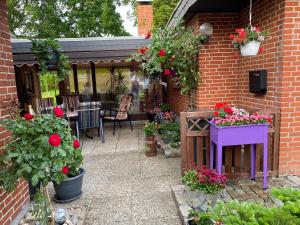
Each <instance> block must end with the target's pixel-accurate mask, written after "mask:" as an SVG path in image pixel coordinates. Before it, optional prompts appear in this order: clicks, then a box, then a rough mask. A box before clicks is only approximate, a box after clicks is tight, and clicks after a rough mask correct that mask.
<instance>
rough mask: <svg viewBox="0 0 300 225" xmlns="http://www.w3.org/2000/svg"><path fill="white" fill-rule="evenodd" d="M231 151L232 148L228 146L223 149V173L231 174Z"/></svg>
mask: <svg viewBox="0 0 300 225" xmlns="http://www.w3.org/2000/svg"><path fill="white" fill-rule="evenodd" d="M232 151H233V146H228V147H225V148H224V158H225V173H226V174H231V173H232Z"/></svg>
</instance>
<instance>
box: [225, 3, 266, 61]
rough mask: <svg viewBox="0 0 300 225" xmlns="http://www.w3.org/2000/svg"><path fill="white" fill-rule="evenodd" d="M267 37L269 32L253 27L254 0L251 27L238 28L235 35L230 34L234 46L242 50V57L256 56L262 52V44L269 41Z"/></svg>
mask: <svg viewBox="0 0 300 225" xmlns="http://www.w3.org/2000/svg"><path fill="white" fill-rule="evenodd" d="M267 36H268V32H266V31H261V30H260V29H259V28H258V27H254V26H252V0H250V6H249V25H248V26H247V27H246V28H238V29H236V30H235V33H234V34H230V36H229V37H230V38H231V39H232V43H233V46H234V47H235V48H240V51H241V55H242V56H255V55H257V53H260V52H262V50H263V49H262V48H260V44H261V42H264V41H265V40H266V39H267Z"/></svg>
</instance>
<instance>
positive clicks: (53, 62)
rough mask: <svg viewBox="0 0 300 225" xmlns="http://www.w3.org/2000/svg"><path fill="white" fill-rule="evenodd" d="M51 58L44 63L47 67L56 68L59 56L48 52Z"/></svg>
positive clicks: (54, 52) (56, 53)
mask: <svg viewBox="0 0 300 225" xmlns="http://www.w3.org/2000/svg"><path fill="white" fill-rule="evenodd" d="M50 55H51V58H50V59H49V60H48V61H47V62H46V65H47V66H48V67H51V66H57V65H58V62H59V54H58V52H57V51H53V50H50Z"/></svg>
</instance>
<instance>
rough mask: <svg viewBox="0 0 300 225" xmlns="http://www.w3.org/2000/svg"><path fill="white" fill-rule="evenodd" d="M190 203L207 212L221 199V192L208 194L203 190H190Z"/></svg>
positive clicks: (188, 193)
mask: <svg viewBox="0 0 300 225" xmlns="http://www.w3.org/2000/svg"><path fill="white" fill-rule="evenodd" d="M187 195H188V196H187V197H188V202H187V203H188V204H190V205H191V206H192V207H193V208H195V209H198V210H201V211H203V212H206V211H207V210H208V208H209V207H214V206H215V204H216V203H217V200H218V199H221V192H219V193H216V194H206V193H204V192H203V191H201V190H195V191H188V192H187Z"/></svg>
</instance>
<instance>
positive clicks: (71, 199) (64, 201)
mask: <svg viewBox="0 0 300 225" xmlns="http://www.w3.org/2000/svg"><path fill="white" fill-rule="evenodd" d="M81 195H82V191H81V192H80V194H79V195H77V196H75V197H74V198H70V199H64V200H60V199H57V197H56V195H53V197H52V200H53V201H54V202H56V203H68V202H72V201H74V200H76V199H78V198H79V197H80V196H81Z"/></svg>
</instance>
